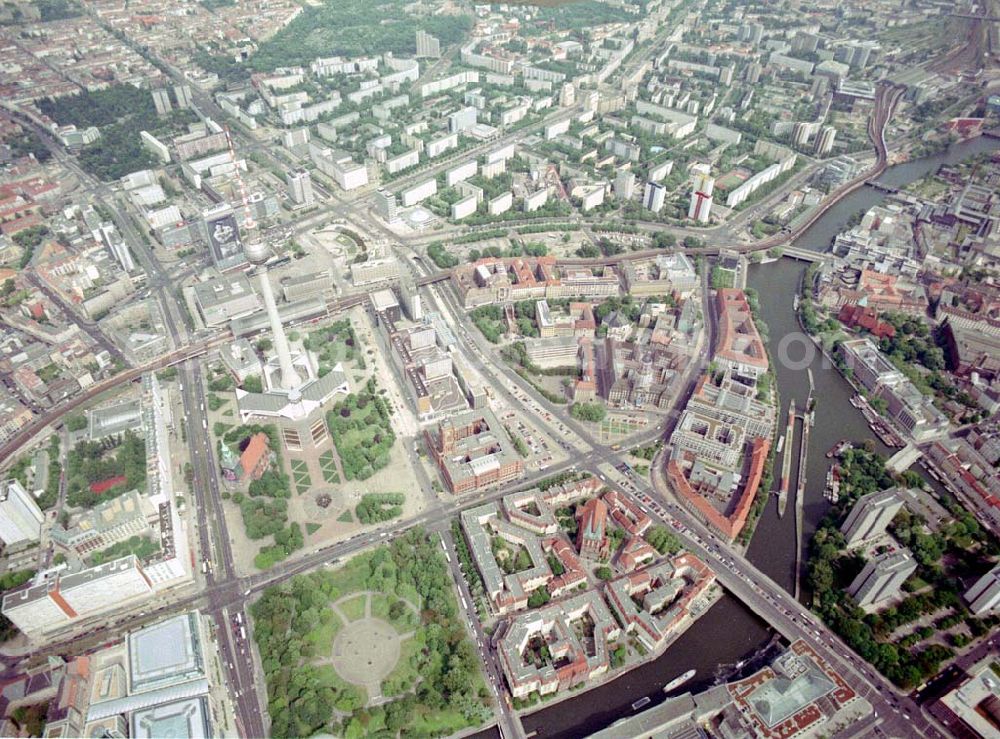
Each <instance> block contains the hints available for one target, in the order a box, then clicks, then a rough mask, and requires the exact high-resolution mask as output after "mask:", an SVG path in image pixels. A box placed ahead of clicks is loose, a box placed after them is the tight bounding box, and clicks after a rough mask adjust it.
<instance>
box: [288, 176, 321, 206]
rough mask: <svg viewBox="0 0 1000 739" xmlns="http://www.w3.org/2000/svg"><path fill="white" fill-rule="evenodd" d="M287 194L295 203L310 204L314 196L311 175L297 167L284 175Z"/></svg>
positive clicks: (314, 198) (313, 200)
mask: <svg viewBox="0 0 1000 739" xmlns="http://www.w3.org/2000/svg"><path fill="white" fill-rule="evenodd" d="M286 180H287V182H288V194H289V196H290V197H291V198H292V200H293V201H294V202H295V204H296V205H312V204H313V203H314V202H315V200H316V197H315V195H313V187H312V177H310V176H309V172H308V171H307V170H305V169H297V170H295V171H294V172H289V173H288V175H287V176H286Z"/></svg>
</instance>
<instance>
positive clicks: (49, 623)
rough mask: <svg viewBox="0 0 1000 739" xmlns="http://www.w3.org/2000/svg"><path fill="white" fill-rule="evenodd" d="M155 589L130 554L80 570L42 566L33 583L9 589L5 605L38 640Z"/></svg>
mask: <svg viewBox="0 0 1000 739" xmlns="http://www.w3.org/2000/svg"><path fill="white" fill-rule="evenodd" d="M152 592H153V583H152V581H151V580H150V578H149V576H148V575H147V574H146V572H145V570H144V569H143V567H142V565H141V564H140V563H139V560H138V559H136V557H135V555H131V554H130V555H128V556H127V557H121V558H120V559H116V560H112V561H111V562H106V563H104V564H102V565H98V566H96V567H90V568H87V569H84V570H80V571H79V572H74V573H69V572H67V571H66V570H65V569H63V568H60V567H56V568H53V569H51V570H46V571H43V572H40V573H38V575H36V576H35V579H34V580H33V581H32V582H31V583H30V584H28V585H25V586H24V587H22V588H20V589H18V590H14V591H11V592H9V593H7V594H6V595H4V597H3V609H2V610H3V615H4V616H6V617H7V618H9V619H10V620H11V621H12V622H13V623H14V625H15V626H17V628H18V629H20V630H21V631H22V632H23V633H24V635H25V636H27V637H28V639H30V640H32V641H36V640H38V639H39V638H41V637H42V636H43V635H45V634H46V633H48V632H51V631H55V630H58V629H60V628H63V627H65V626H67V625H69V624H71V623H73V622H74V621H78V620H80V619H83V618H89V617H91V616H96V615H99V614H102V613H108V612H110V611H114V610H117V609H119V608H121V607H122V605H123V604H125V603H127V602H128V601H131V600H133V599H136V598H140V597H143V596H148V595H150V594H151V593H152Z"/></svg>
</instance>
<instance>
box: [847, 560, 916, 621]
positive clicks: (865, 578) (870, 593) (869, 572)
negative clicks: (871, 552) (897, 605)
mask: <svg viewBox="0 0 1000 739" xmlns="http://www.w3.org/2000/svg"><path fill="white" fill-rule="evenodd" d="M916 571H917V561H916V560H915V559H913V557H912V555H911V554H910V553H909V551H907V550H906V549H900V550H897V551H894V552H886V553H885V554H878V555H876V556H874V557H872V559H870V560H869V561H868V562H867V563H866V564H865V566H864V568H863V569H862V570H861V572H859V573H858V576H857V577H856V578H854V582H852V583H851V586H850V587H849V588H848V589H847V592H848V594H850V596H851V597H852V598H854V600H855V601H856V602H857V604H858V606H859V607H860V608H872V609H874V608H875V607H877V606H879V605H880V604H882V603H885V602H886V601H887V600H890V599H892V598H893V597H895V596H896V595H898V594H899V591H900V589H901V588H902V587H903V583H904V582H905V581H906V578H908V577H909V576H910V575H912V574H913V573H914V572H916Z"/></svg>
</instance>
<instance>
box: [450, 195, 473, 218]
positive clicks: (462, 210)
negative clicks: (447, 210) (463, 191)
mask: <svg viewBox="0 0 1000 739" xmlns="http://www.w3.org/2000/svg"><path fill="white" fill-rule="evenodd" d="M478 207H479V202H478V201H477V199H476V196H475V195H469V196H468V197H464V198H462V199H461V200H459V201H457V202H455V203H453V204H452V206H451V220H453V221H460V220H462V219H463V218H468V217H469V216H471V215H472V214H473V213H475V212H476V208H478Z"/></svg>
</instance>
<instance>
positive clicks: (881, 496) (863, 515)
mask: <svg viewBox="0 0 1000 739" xmlns="http://www.w3.org/2000/svg"><path fill="white" fill-rule="evenodd" d="M902 507H903V498H902V496H900V494H899V491H898V490H897V489H896V488H890V489H889V490H877V491H875V492H874V493H868V495H862V496H861V497H860V498H858V501H857V502H856V503H855V504H854V508H852V509H851V512H850V513H849V514H848V515H847V518H846V519H845V520H844V523H843V525H841V527H840V530H841V532H843V534H844V539H845V540H846V541H847V546H849V547H853V546H857V545H858V544H860V543H861V542H864V541H869V540H871V539H874V538H875V537H876V536H880V535H881V534H882V532H884V531H885V529H886V527H887V526H888V525H889V524H890V523H891V522H892V519H893V518H894V517H895V515H896V514H897V513H898V512H899V509H900V508H902Z"/></svg>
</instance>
